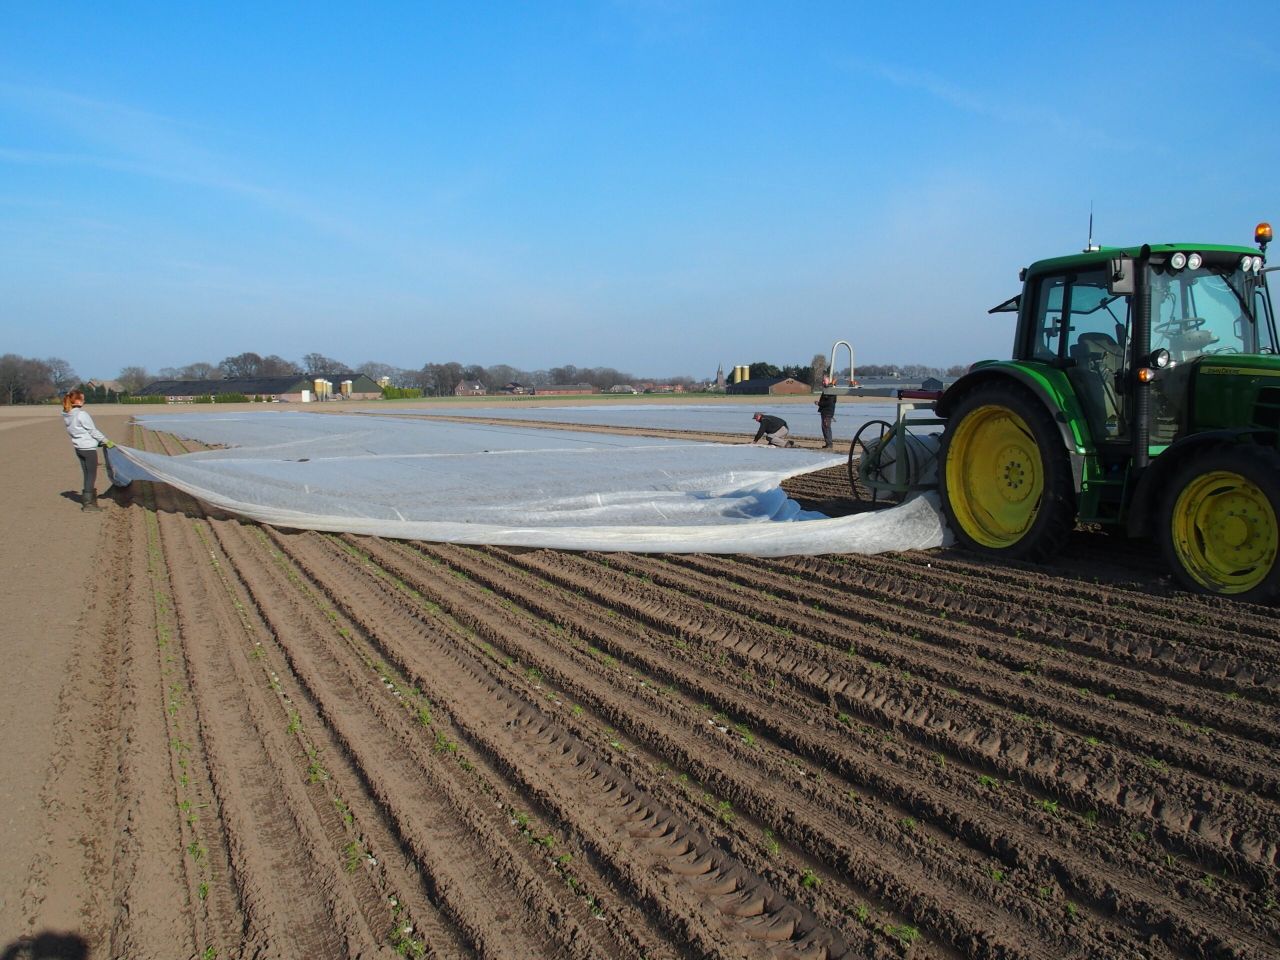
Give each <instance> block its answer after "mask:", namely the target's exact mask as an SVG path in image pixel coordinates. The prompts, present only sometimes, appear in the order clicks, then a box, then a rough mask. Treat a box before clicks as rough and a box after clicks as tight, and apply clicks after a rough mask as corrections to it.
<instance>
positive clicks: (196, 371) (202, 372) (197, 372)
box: [174, 360, 221, 380]
mask: <svg viewBox="0 0 1280 960" xmlns="http://www.w3.org/2000/svg"><path fill="white" fill-rule="evenodd" d="M179 372H180V376H178V377H175V378H174V379H177V380H215V379H217V378H218V377H219V376H221V373H220V372H219V370H218V368H217V367H216V366H214V365H213V364H212V363H205V362H204V361H202V360H201V361H197V362H195V363H188V364H187V365H186V366H185V367H183V368H182V370H181V371H179Z"/></svg>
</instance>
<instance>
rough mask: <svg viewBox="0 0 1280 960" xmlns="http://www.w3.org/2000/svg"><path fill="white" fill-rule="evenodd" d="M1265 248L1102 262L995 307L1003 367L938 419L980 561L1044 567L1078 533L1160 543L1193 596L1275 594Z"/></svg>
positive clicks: (1276, 350)
mask: <svg viewBox="0 0 1280 960" xmlns="http://www.w3.org/2000/svg"><path fill="white" fill-rule="evenodd" d="M1254 239H1255V242H1256V243H1257V244H1258V249H1254V248H1251V247H1244V246H1221V245H1213V244H1160V245H1144V246H1141V247H1113V248H1104V247H1094V246H1092V245H1091V246H1090V247H1089V248H1088V249H1087V250H1086V251H1085V252H1083V253H1080V254H1075V255H1072V256H1066V257H1058V258H1054V259H1050V260H1041V261H1038V262H1036V263H1033V264H1032V265H1031V266H1030V267H1028V268H1026V269H1025V270H1024V271H1023V272H1022V280H1023V289H1022V293H1021V294H1019V295H1018V296H1016V297H1013V298H1011V299H1010V300H1007V301H1005V302H1004V303H1002V304H1000V305H999V306H997V307H995V308H993V309H992V310H991V311H990V312H992V313H1005V312H1012V313H1016V314H1017V318H1018V322H1017V328H1016V332H1015V335H1014V346H1013V351H1012V354H1013V355H1012V358H1011V359H1010V360H990V361H983V362H981V363H978V364H975V365H974V366H973V367H972V368H971V369H970V372H969V373H968V374H966V375H965V376H964V377H962V378H961V379H960V380H959V381H957V382H956V383H955V384H954V385H952V387H951V388H950V389H949V390H948V391H947V392H946V394H944V396H943V397H942V399H941V400H939V401H938V404H937V412H938V414H939V416H941V417H943V418H944V419H945V420H946V421H947V426H946V430H945V431H944V433H943V438H942V443H941V449H940V460H941V462H942V466H943V469H942V471H941V473H940V477H939V479H940V486H941V493H942V501H943V510H944V512H945V513H946V514H947V519H948V522H949V524H950V525H951V527H952V529H953V531H955V533H956V536H957V539H958V540H959V541H960V542H961V543H963V544H965V545H967V546H969V547H971V548H973V549H976V550H978V551H980V552H986V553H990V554H993V555H1003V556H1008V557H1011V558H1014V559H1043V558H1045V557H1047V556H1050V555H1052V554H1053V553H1055V552H1056V551H1057V549H1058V548H1059V547H1060V546H1061V544H1062V542H1063V540H1064V539H1065V536H1066V533H1067V532H1068V531H1069V530H1070V529H1071V527H1072V526H1073V525H1074V523H1075V522H1076V521H1084V522H1087V523H1097V524H1102V525H1104V526H1112V527H1119V528H1122V529H1123V530H1124V531H1125V532H1127V533H1128V534H1129V535H1131V536H1145V535H1149V534H1156V535H1158V536H1159V538H1160V540H1161V541H1162V543H1163V544H1164V547H1165V552H1166V554H1167V556H1168V557H1169V559H1170V562H1171V566H1172V567H1173V568H1174V571H1175V573H1176V574H1178V576H1179V579H1181V580H1182V582H1183V583H1184V584H1186V585H1187V586H1189V587H1191V588H1192V589H1201V590H1207V591H1209V592H1214V593H1225V594H1234V595H1239V596H1242V597H1246V598H1248V599H1272V598H1275V597H1276V596H1280V564H1278V563H1277V540H1278V539H1280V536H1278V534H1277V524H1276V518H1277V514H1280V340H1278V339H1277V331H1276V320H1275V315H1274V311H1273V309H1272V305H1271V302H1270V300H1269V299H1268V294H1267V272H1268V271H1267V269H1266V268H1265V260H1264V256H1265V252H1266V247H1267V244H1268V243H1269V242H1270V240H1271V228H1270V226H1269V225H1267V224H1259V225H1258V229H1257V230H1256V231H1255V235H1254Z"/></svg>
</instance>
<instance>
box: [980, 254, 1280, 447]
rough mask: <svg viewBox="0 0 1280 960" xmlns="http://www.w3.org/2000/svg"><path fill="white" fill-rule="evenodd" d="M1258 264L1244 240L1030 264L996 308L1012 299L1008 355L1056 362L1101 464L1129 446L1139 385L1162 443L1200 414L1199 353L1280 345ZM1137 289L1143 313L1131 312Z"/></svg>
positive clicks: (1230, 356)
mask: <svg viewBox="0 0 1280 960" xmlns="http://www.w3.org/2000/svg"><path fill="white" fill-rule="evenodd" d="M1262 266H1263V261H1262V257H1261V256H1259V255H1258V254H1257V253H1256V251H1254V250H1252V249H1249V248H1245V247H1209V246H1205V245H1199V246H1192V245H1185V244H1167V245H1162V246H1158V247H1141V248H1127V249H1099V250H1096V251H1090V252H1088V253H1085V254H1081V255H1077V256H1073V257H1062V258H1058V259H1055V260H1044V261H1040V262H1038V263H1035V264H1033V265H1032V266H1031V267H1029V268H1028V269H1027V270H1026V271H1025V274H1024V281H1025V287H1024V291H1023V293H1022V294H1021V295H1020V296H1019V297H1017V298H1015V299H1014V300H1013V301H1007V302H1006V304H1002V305H1001V307H999V308H996V309H997V310H1000V309H1001V308H1004V309H1010V308H1011V305H1012V308H1013V309H1017V311H1018V319H1019V325H1018V332H1017V334H1016V337H1015V343H1014V360H1015V361H1022V362H1024V363H1029V364H1036V365H1043V366H1045V367H1048V368H1051V369H1056V370H1060V371H1061V372H1062V373H1063V375H1064V376H1065V378H1066V380H1067V382H1068V383H1069V384H1070V385H1071V388H1072V392H1073V393H1074V395H1075V399H1076V400H1077V402H1078V404H1079V406H1080V408H1081V411H1080V412H1081V413H1082V414H1083V419H1084V421H1085V425H1086V426H1087V436H1085V435H1082V436H1081V437H1080V438H1079V439H1080V440H1082V441H1083V442H1084V445H1085V446H1088V447H1092V448H1096V449H1097V452H1098V455H1099V456H1100V457H1101V459H1102V460H1103V461H1104V465H1105V463H1106V462H1108V461H1115V460H1116V459H1117V458H1120V459H1123V458H1125V457H1127V456H1128V455H1129V454H1130V453H1131V452H1132V447H1133V439H1134V437H1135V436H1136V435H1138V433H1139V430H1138V424H1137V423H1135V418H1136V417H1137V416H1138V415H1139V409H1138V407H1139V404H1138V403H1137V396H1138V393H1139V392H1140V391H1143V390H1148V389H1149V393H1150V402H1149V403H1148V404H1146V405H1145V407H1146V409H1145V412H1144V414H1143V418H1144V420H1145V425H1146V428H1147V429H1146V440H1147V443H1148V444H1149V445H1150V449H1149V450H1148V451H1147V453H1148V455H1152V454H1157V453H1159V452H1161V451H1162V450H1163V449H1164V448H1165V447H1167V446H1168V445H1169V444H1171V443H1173V442H1174V441H1175V440H1177V439H1178V438H1179V437H1180V436H1182V435H1185V434H1187V433H1188V432H1191V431H1194V430H1196V429H1198V428H1199V427H1200V426H1201V425H1199V424H1197V423H1195V422H1194V419H1193V410H1192V404H1191V400H1192V399H1193V398H1194V390H1193V389H1192V387H1193V382H1194V380H1195V377H1196V375H1197V374H1198V373H1199V372H1200V371H1201V370H1202V369H1203V368H1204V366H1205V364H1206V362H1208V363H1210V365H1211V366H1212V367H1214V368H1220V367H1225V366H1240V364H1238V363H1237V361H1236V360H1235V359H1234V358H1240V357H1244V356H1248V355H1255V356H1256V355H1267V356H1275V355H1277V353H1278V352H1280V350H1278V345H1277V336H1276V328H1275V319H1274V316H1273V314H1272V311H1271V307H1270V302H1269V300H1268V299H1267V295H1266V284H1265V279H1264V275H1263V269H1262ZM1140 296H1141V297H1145V298H1146V299H1147V301H1148V302H1149V304H1150V308H1149V311H1148V312H1147V313H1146V317H1148V318H1149V319H1145V320H1144V321H1143V322H1142V323H1138V324H1136V323H1135V317H1136V313H1135V305H1136V304H1137V303H1138V301H1139V298H1140ZM1210 358H1212V359H1210ZM1249 366H1250V365H1249V364H1247V363H1246V364H1244V365H1243V368H1248V367H1249Z"/></svg>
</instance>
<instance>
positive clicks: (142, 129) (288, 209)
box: [0, 83, 357, 240]
mask: <svg viewBox="0 0 1280 960" xmlns="http://www.w3.org/2000/svg"><path fill="white" fill-rule="evenodd" d="M0 104H7V105H8V106H9V107H10V108H12V109H18V110H21V111H23V112H25V113H27V114H29V115H32V116H34V117H35V118H36V119H37V120H39V121H42V122H43V123H45V124H46V125H49V126H51V127H52V128H54V129H56V130H58V131H60V132H62V133H64V134H69V135H70V136H72V137H73V138H74V139H76V140H78V141H79V142H81V143H82V144H84V146H86V147H87V148H88V149H87V150H85V151H82V152H67V151H51V150H37V149H30V148H26V147H22V146H7V147H0V160H3V161H7V162H9V163H20V164H26V165H34V166H55V167H56V166H64V167H72V166H78V167H92V168H96V169H100V170H109V171H114V172H118V173H127V174H130V175H133V176H139V177H146V178H150V179H155V180H163V181H167V182H170V183H181V184H188V185H191V186H196V187H201V188H204V189H208V190H214V191H219V192H222V193H227V194H233V195H236V196H240V197H243V198H245V199H247V200H250V201H251V202H253V203H254V204H256V205H258V206H260V207H263V208H265V209H268V210H272V211H274V212H277V213H281V214H285V215H287V216H290V217H293V218H295V219H298V220H302V221H305V222H306V223H309V224H310V225H312V226H314V227H316V228H318V229H321V230H324V231H325V232H327V233H330V234H336V235H338V236H341V237H345V238H346V239H348V240H355V239H357V238H356V236H355V234H356V231H354V230H352V229H351V228H350V226H349V225H347V224H344V223H342V222H340V221H338V220H336V219H335V218H333V217H332V216H329V215H327V214H326V213H324V212H323V211H322V209H321V208H320V207H319V206H318V205H315V204H311V203H307V202H306V201H304V200H302V199H300V198H299V197H297V196H294V195H292V194H290V193H288V192H287V191H283V190H279V189H276V188H272V187H267V186H262V185H260V184H257V183H253V182H251V181H250V180H248V179H246V178H244V177H241V176H238V175H237V174H236V173H235V172H234V170H233V166H234V165H233V164H232V163H230V162H228V161H227V160H226V159H225V158H223V157H222V156H220V155H219V154H218V153H217V152H216V151H213V150H210V149H208V148H206V147H204V146H203V145H202V144H201V143H199V142H198V140H197V139H196V137H197V136H198V135H200V134H201V133H204V134H207V133H208V132H209V128H206V127H200V126H198V125H195V124H191V123H186V122H183V121H179V120H175V119H173V118H171V117H166V116H162V115H160V114H156V113H150V112H147V111H145V110H139V109H137V108H135V107H132V106H128V105H124V104H119V103H112V102H108V101H104V100H95V99H92V98H90V97H84V96H80V95H78V94H72V93H66V92H63V91H60V90H51V89H47V88H41V87H29V86H18V85H15V84H11V83H0Z"/></svg>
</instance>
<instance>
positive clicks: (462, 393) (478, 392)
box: [453, 380, 489, 397]
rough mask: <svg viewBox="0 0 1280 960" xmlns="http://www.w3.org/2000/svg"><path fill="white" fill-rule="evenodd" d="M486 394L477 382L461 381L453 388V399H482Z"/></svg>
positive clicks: (486, 391)
mask: <svg viewBox="0 0 1280 960" xmlns="http://www.w3.org/2000/svg"><path fill="white" fill-rule="evenodd" d="M488 392H489V391H488V390H486V389H485V386H484V384H483V383H481V382H480V381H479V380H463V381H462V382H461V383H459V384H458V385H457V386H456V387H454V388H453V395H454V396H455V397H483V396H484V395H485V394H486V393H488Z"/></svg>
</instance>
